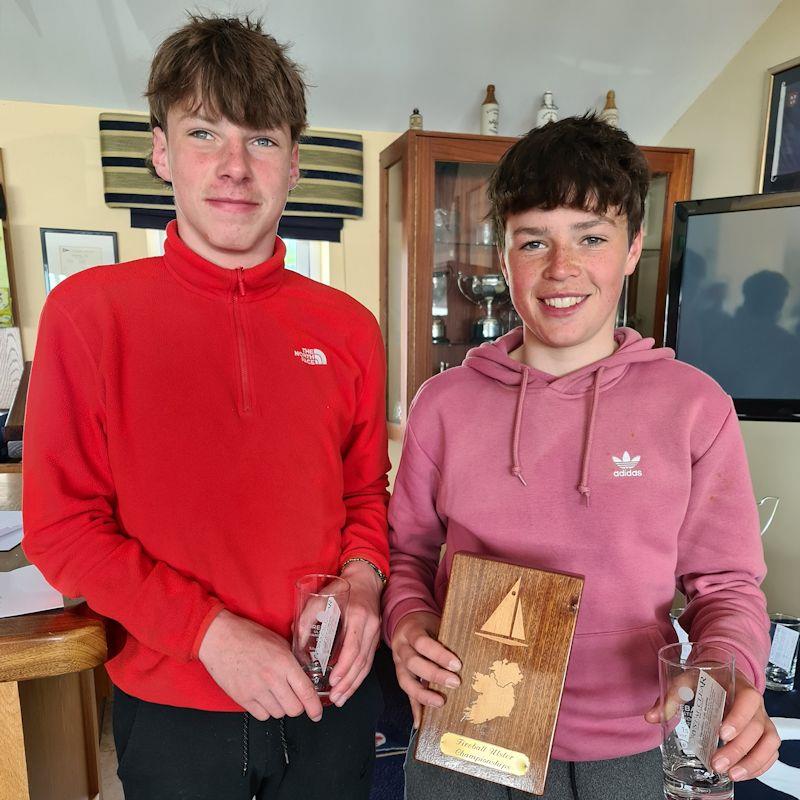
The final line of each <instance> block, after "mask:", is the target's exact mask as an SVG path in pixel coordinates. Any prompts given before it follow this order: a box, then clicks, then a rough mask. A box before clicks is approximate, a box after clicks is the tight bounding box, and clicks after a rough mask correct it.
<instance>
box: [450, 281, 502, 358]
mask: <svg viewBox="0 0 800 800" xmlns="http://www.w3.org/2000/svg"><path fill="white" fill-rule="evenodd" d="M458 289H459V291H460V292H461V294H462V295H464V297H465V298H466V299H467V300H469V301H470V303H474V304H475V305H476V306H479V307H480V308H482V309H484V310H485V312H486V313H485V314H484V316H482V317H480V318H479V319H477V320H476V321H475V322H474V323H473V325H472V341H473V342H476V343H480V342H491V341H494V340H495V339H496V338H497V337H498V336H500V334H501V333H502V332H503V327H502V324H501V322H500V320H499V319H498V318H497V317H495V316H494V315H493V314H492V311H493V310H494V309H496V308H497V307H498V306H502V305H505V304H506V303H507V302H508V301H509V300H510V299H511V296H510V294H509V291H508V284H507V283H506V279H505V278H504V277H503V276H502V275H501V274H497V273H494V274H492V275H467V274H465V273H463V272H459V273H458Z"/></svg>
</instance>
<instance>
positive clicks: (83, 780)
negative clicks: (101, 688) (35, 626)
mask: <svg viewBox="0 0 800 800" xmlns="http://www.w3.org/2000/svg"><path fill="white" fill-rule="evenodd" d="M84 675H86V676H88V678H89V680H91V671H89V672H86V673H80V674H75V673H73V674H70V675H55V676H53V677H50V678H43V679H41V680H35V681H25V682H23V683H21V684H20V707H21V709H22V722H23V728H24V734H25V762H26V765H27V771H28V786H29V793H30V800H87V798H88V799H89V800H93V798H96V797H97V796H98V795H99V792H100V788H99V787H100V778H99V774H98V766H99V743H98V741H97V740H96V738H94V737H95V733H96V731H97V725H96V723H95V724H94V725H92V723H91V722H87V720H86V716H87V715H89V716H91V717H94V699H93V696H91V695H90V696H89V697H85V696H84V691H83V684H84V682H85V680H86V679H85V678H84ZM27 797H28V795H26V796H25V798H26V800H27Z"/></svg>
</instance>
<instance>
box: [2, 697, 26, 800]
mask: <svg viewBox="0 0 800 800" xmlns="http://www.w3.org/2000/svg"><path fill="white" fill-rule="evenodd" d="M27 797H28V769H27V766H26V762H25V737H24V735H23V732H22V711H21V710H20V702H19V684H17V683H16V682H11V683H0V800H27Z"/></svg>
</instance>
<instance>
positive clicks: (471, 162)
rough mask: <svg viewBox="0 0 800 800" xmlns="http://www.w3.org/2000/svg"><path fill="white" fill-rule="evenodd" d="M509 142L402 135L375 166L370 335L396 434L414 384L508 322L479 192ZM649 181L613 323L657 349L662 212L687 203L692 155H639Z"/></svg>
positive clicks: (666, 233) (663, 267) (510, 316)
mask: <svg viewBox="0 0 800 800" xmlns="http://www.w3.org/2000/svg"><path fill="white" fill-rule="evenodd" d="M515 141H517V140H516V139H514V138H504V137H499V136H475V135H469V134H455V133H435V132H431V131H418V130H409V131H407V132H406V133H404V134H403V135H402V136H400V137H399V138H398V139H397V140H396V141H394V142H393V143H392V144H391V145H389V147H387V148H386V149H385V150H384V151H383V152H382V153H381V157H380V166H381V180H380V191H381V222H380V226H381V227H380V235H381V327H382V329H383V334H384V339H385V341H386V350H387V366H388V375H387V387H386V388H387V393H386V395H387V396H386V416H387V420H388V423H389V428H390V433H392V434H393V435H399V433H400V431H401V430H402V426H403V424H404V422H405V418H406V414H407V411H408V406H409V403H410V402H411V400H412V399H413V397H414V394H415V393H416V391H417V389H419V387H420V386H421V385H422V383H423V382H424V381H426V380H427V379H428V378H430V377H431V376H432V375H435V374H436V373H437V372H441V371H443V370H445V369H448V368H449V367H453V366H456V365H458V364H460V363H461V362H462V360H463V359H464V356H465V355H466V352H467V350H468V349H469V348H471V347H474V346H475V345H477V344H480V343H481V342H483V341H491V340H492V339H495V338H496V337H497V336H500V335H502V334H503V333H506V332H507V331H508V330H510V329H511V328H513V327H515V326H516V325H518V324H519V318H518V317H517V315H516V313H515V312H514V309H513V307H512V305H511V303H510V298H509V292H508V287H507V286H506V282H505V279H504V278H503V275H502V272H501V270H500V261H499V257H498V253H497V248H496V247H495V244H494V237H493V232H492V224H491V220H490V219H489V218H488V216H487V215H488V212H489V203H488V199H487V196H486V188H487V183H488V181H489V178H490V176H491V174H492V171H493V170H494V167H495V165H496V164H497V162H498V160H499V159H500V158H501V156H502V155H503V154H504V153H505V152H506V150H507V149H508V148H509V147H511V145H512V144H514V142H515ZM643 150H644V151H645V155H646V157H647V159H648V162H649V163H650V166H651V170H652V172H653V192H652V197H651V199H650V201H649V202H648V207H647V214H646V220H645V227H646V245H647V249H646V252H645V253H644V254H643V257H642V261H641V265H640V268H641V270H642V273H641V275H639V276H636V277H634V278H633V279H632V280H629V281H628V282H627V283H626V285H625V290H624V292H623V296H622V298H621V301H620V308H619V320H618V321H619V322H620V323H621V324H628V325H632V326H633V327H636V328H637V329H638V330H640V331H641V332H642V333H643V334H645V335H648V336H651V335H654V334H656V339H657V341H658V342H660V341H661V339H662V336H661V330H662V329H663V320H664V299H665V297H666V287H667V277H668V271H669V241H670V236H671V233H672V216H671V214H672V207H673V204H674V203H675V201H676V200H680V199H686V198H688V196H689V191H690V186H691V172H692V151H691V150H675V149H667V148H643Z"/></svg>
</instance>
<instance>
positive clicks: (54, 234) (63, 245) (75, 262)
mask: <svg viewBox="0 0 800 800" xmlns="http://www.w3.org/2000/svg"><path fill="white" fill-rule="evenodd" d="M39 230H40V232H41V238H42V260H43V261H44V283H45V287H46V288H47V291H48V293H49V292H50V290H51V289H52V288H53V287H54V286H57V285H58V284H59V283H61V281H63V280H64V279H65V278H68V277H69V276H70V275H74V274H75V273H76V272H80V271H81V270H83V269H88V268H89V267H97V266H100V265H101V264H116V263H117V262H118V261H119V251H118V250H117V234H116V233H114V232H113V231H73V230H65V229H63V228H40V229H39Z"/></svg>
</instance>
